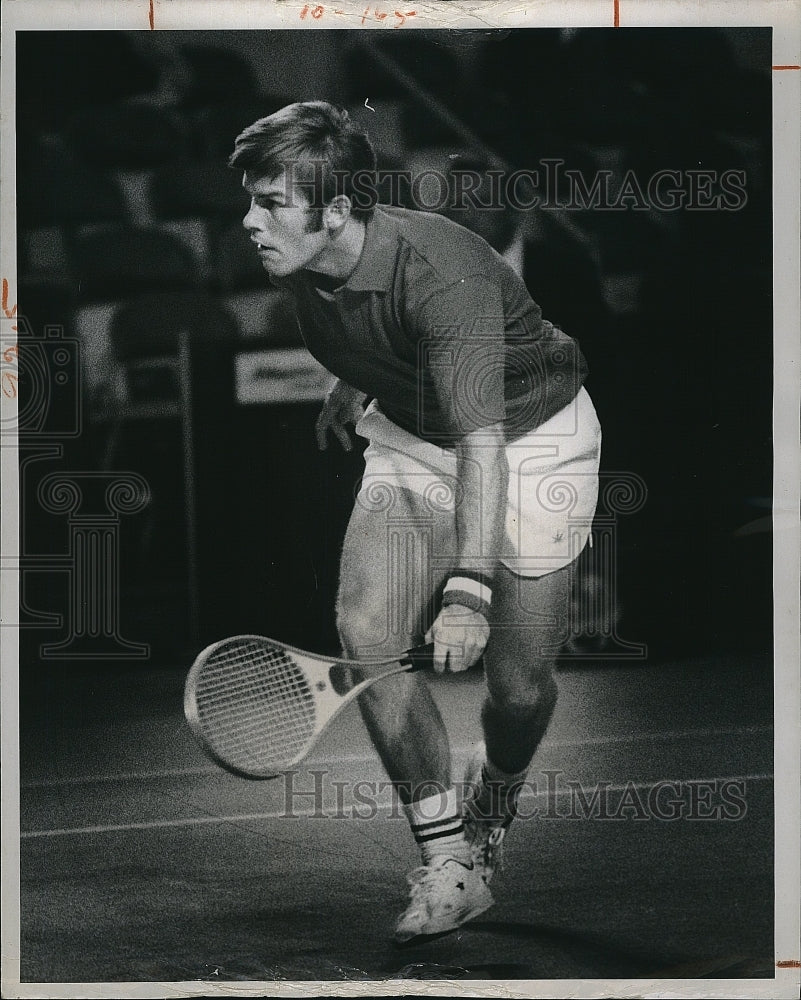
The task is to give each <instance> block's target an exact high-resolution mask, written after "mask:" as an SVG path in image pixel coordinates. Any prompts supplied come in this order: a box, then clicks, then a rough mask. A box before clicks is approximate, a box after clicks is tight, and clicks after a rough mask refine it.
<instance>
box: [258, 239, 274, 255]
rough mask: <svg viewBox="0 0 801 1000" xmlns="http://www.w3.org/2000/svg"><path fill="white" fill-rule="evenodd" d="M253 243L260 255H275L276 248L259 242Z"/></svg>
mask: <svg viewBox="0 0 801 1000" xmlns="http://www.w3.org/2000/svg"><path fill="white" fill-rule="evenodd" d="M253 242H254V243H255V245H256V251H257V252H258V253H270V252H272V253H274V252H275V247H269V246H267V244H266V243H259V241H258V240H253Z"/></svg>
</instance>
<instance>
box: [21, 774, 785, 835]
mask: <svg viewBox="0 0 801 1000" xmlns="http://www.w3.org/2000/svg"><path fill="white" fill-rule="evenodd" d="M687 780H691V781H693V782H697V783H700V784H713V783H716V782H721V783H727V782H731V783H733V782H743V781H744V782H749V781H750V782H754V781H772V780H773V774H764V773H760V774H740V775H717V776H715V777H713V778H692V779H686V778H655V779H652V780H651V781H629V782H626V784H624V785H605V790H606V792H613V793H614V792H625V791H629V790H630V789H635V790H636V791H643V790H645V789H648V788H654V787H655V786H656V785H660V784H681V783H682V782H684V781H687ZM574 794H575V790H573V789H570V788H561V789H557V790H556V793H555V796H554V792H553V791H552V790H550V789H543V790H542V791H540V790H539V789H537V790H536V791H533V790H532V789H531V788H530V787H527V788H524V789H523V790H522V792H521V794H520V799H521V800H524V801H529V800H531V799H539V798H542V797H543V796H551V797H552V798H553V797H555V798H557V799H561V798H564V797H566V796H568V795H574ZM363 804H364V803H359V802H355V803H353V807H354V808H356V807H358V806H359V805H363ZM375 808H376V811H377V812H382V813H383V812H390V811H392V810H393V809H394V808H396V806H395V803H394V802H391V801H390V802H386V803H379V802H376V803H375ZM314 815H315V810H314V809H308V810H304V809H301V808H297V809H295V808H294V807H293V809H292V818H302V817H304V816H307V817H309V816H314ZM282 816H284V810H281V811H274V810H273V811H270V812H259V813H234V814H232V815H229V816H188V817H186V818H184V819H154V820H149V821H147V822H142V823H110V824H106V825H101V826H76V827H61V828H55V829H51V830H23V831H21V833H20V839H21V840H34V839H42V838H45V837H69V836H80V835H85V834H92V833H128V832H130V831H132V830H162V829H167V828H170V827H187V826H210V825H213V824H220V823H242V822H252V821H259V820H268V819H280V818H281V817H282ZM318 816H319V812H318ZM321 818H327V817H325V816H324V817H321ZM354 819H356V817H355V816H354Z"/></svg>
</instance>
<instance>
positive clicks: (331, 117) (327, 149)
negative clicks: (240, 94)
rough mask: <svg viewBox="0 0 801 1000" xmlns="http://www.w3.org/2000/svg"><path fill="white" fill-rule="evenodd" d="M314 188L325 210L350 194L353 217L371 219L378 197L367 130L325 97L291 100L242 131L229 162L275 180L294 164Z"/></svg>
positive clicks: (317, 204)
mask: <svg viewBox="0 0 801 1000" xmlns="http://www.w3.org/2000/svg"><path fill="white" fill-rule="evenodd" d="M290 165H291V166H292V167H293V168H294V170H293V178H295V179H297V180H300V181H302V182H304V186H305V185H306V184H308V186H309V187H310V188H311V189H312V191H313V198H311V199H310V201H311V204H312V207H313V208H315V209H321V208H322V207H323V206H324V205H327V204H328V203H329V202H330V201H331V199H332V198H334V197H336V196H337V195H346V196H347V197H348V198H350V201H351V205H352V214H353V216H354V218H357V219H358V218H368V217H369V216H370V215H371V214H372V211H373V208H374V206H375V202H376V159H375V153H374V152H373V147H372V145H371V144H370V140H369V138H368V137H367V133H366V132H364V131H363V130H362V129H361V128H359V126H358V125H356V124H355V123H354V122H352V121H351V120H350V118H349V117H348V113H347V111H339V110H337V109H336V108H335V107H334V106H333V105H331V104H327V103H326V102H325V101H307V102H304V103H298V104H289V105H287V106H286V107H285V108H281V110H280V111H276V112H275V113H274V114H272V115H269V116H268V117H267V118H260V119H259V120H258V121H257V122H254V123H253V124H252V125H249V126H248V127H247V128H246V129H245V131H244V132H242V134H241V135H239V136H237V139H236V144H235V146H234V151H233V153H232V154H231V156H230V158H229V160H228V166H229V167H233V168H234V169H238V170H246V171H249V172H252V173H253V174H255V175H256V176H257V177H267V178H269V179H270V180H272V179H273V178H274V177H277V176H278V175H279V174H280V173H281V172H282V171H283V170H284V169H286V168H287V167H289V166H290Z"/></svg>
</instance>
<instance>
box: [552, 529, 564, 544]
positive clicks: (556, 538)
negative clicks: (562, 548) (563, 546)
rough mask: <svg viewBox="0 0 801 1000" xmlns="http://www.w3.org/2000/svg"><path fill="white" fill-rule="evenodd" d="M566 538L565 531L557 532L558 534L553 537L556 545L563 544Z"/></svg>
mask: <svg viewBox="0 0 801 1000" xmlns="http://www.w3.org/2000/svg"><path fill="white" fill-rule="evenodd" d="M564 537H565V533H564V531H557V533H556V534H555V535H554V536H553V540H554V544H556V542H561V541H562V539H563V538H564Z"/></svg>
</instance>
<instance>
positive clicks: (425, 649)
mask: <svg viewBox="0 0 801 1000" xmlns="http://www.w3.org/2000/svg"><path fill="white" fill-rule="evenodd" d="M398 662H399V663H401V664H402V665H404V666H405V665H406V664H407V663H408V664H409V670H410V671H411V670H424V669H425V668H426V667H430V666H432V665H433V663H434V643H433V642H427V643H425V644H424V645H422V646H413V647H412V648H411V649H407V650H406V652H405V653H404V654H403V656H402V657H401V658H400V660H399V661H398Z"/></svg>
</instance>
